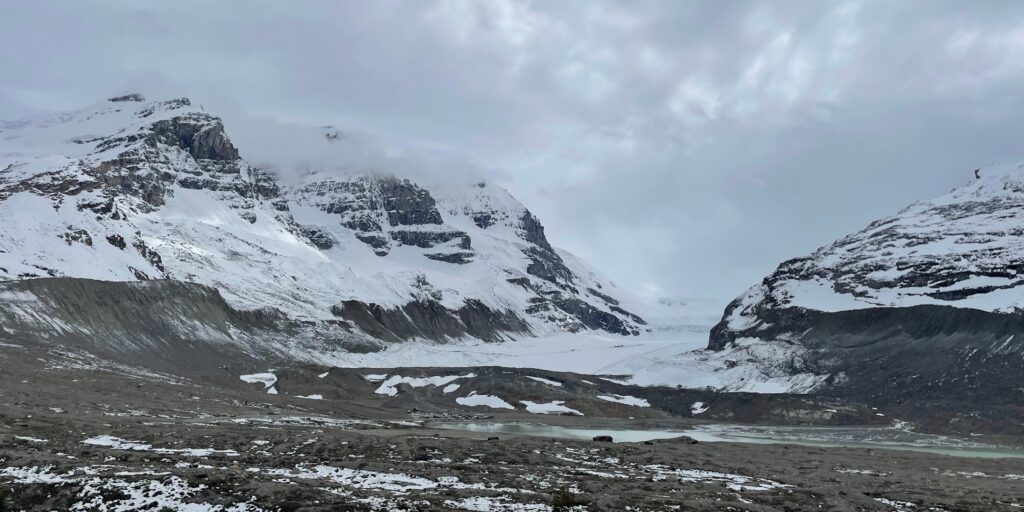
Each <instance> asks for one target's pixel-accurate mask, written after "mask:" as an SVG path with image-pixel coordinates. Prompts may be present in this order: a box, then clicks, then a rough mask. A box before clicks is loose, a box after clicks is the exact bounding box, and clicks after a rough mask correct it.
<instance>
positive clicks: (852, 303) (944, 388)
mask: <svg viewBox="0 0 1024 512" xmlns="http://www.w3.org/2000/svg"><path fill="white" fill-rule="evenodd" d="M1021 167H1022V166H1021V165H1018V164H1013V165H1005V166H998V167H993V168H988V169H983V170H979V171H977V172H976V173H975V179H973V180H972V181H970V182H969V183H968V184H966V185H964V186H962V187H960V188H957V189H955V190H953V191H951V192H950V193H948V194H946V195H944V196H941V197H938V198H935V199H931V200H927V201H921V202H918V203H914V204H912V205H910V206H909V207H907V208H905V209H903V210H902V211H900V212H898V213H897V214H895V215H893V216H891V217H887V218H884V219H881V220H878V221H875V222H872V223H871V224H870V225H868V226H867V227H866V228H864V229H863V230H861V231H858V232H856V233H854V234H851V235H849V236H846V237H843V238H841V239H839V240H837V241H835V242H834V243H831V244H829V245H827V246H824V247H822V248H820V249H818V250H817V251H815V252H814V253H813V254H811V255H809V256H806V257H802V258H795V259H792V260H789V261H786V262H784V263H782V264H781V265H779V267H778V269H777V270H776V271H775V272H774V273H772V274H771V275H769V276H768V277H766V278H765V279H764V280H763V281H762V282H761V283H758V284H757V285H755V286H753V287H752V288H750V289H749V290H747V291H746V292H745V293H744V294H743V295H741V296H740V297H738V298H737V299H735V300H734V301H733V302H732V303H730V304H729V306H728V307H727V308H726V311H725V314H724V316H723V317H722V320H721V322H720V323H719V324H718V325H717V326H716V327H715V328H714V330H713V331H712V335H711V340H710V343H709V348H710V349H713V350H742V349H746V350H753V351H756V350H760V349H757V348H755V347H763V346H764V345H765V344H769V345H775V346H776V347H784V348H785V349H786V350H785V351H784V352H785V354H784V355H782V356H779V354H778V352H775V360H774V361H773V362H771V364H774V365H775V366H776V367H777V368H778V369H779V371H783V372H788V373H799V372H807V373H809V374H813V375H816V376H817V377H819V378H818V379H817V381H816V382H817V387H818V388H819V389H828V388H837V389H839V388H844V389H847V390H851V389H858V390H860V391H859V392H864V393H866V394H868V395H870V396H871V397H872V398H877V397H881V396H893V395H901V394H903V393H910V392H911V391H912V390H917V391H916V393H917V394H916V395H915V396H921V394H922V393H924V394H925V395H929V396H941V394H942V393H951V391H950V390H951V388H953V389H954V390H955V392H956V393H965V392H966V393H975V392H976V393H981V392H982V391H981V390H983V389H984V390H986V391H985V393H987V394H988V395H989V398H991V397H992V396H1002V397H1007V396H1010V395H1012V394H1014V392H1012V391H1010V390H1012V389H1013V388H1014V387H1019V386H1020V379H1019V377H1018V376H1019V375H1021V373H1020V370H1021V369H1024V359H1022V357H1024V337H1022V336H1018V335H1017V334H1018V333H1020V334H1024V316H1022V314H1021V312H1022V311H1024V286H1021V285H1024V274H1022V273H1021V272H1022V270H1024V169H1022V168H1021ZM762 359H764V358H762ZM761 362H762V364H768V362H767V361H766V360H762V361H761ZM895 390H900V391H898V392H897V391H895Z"/></svg>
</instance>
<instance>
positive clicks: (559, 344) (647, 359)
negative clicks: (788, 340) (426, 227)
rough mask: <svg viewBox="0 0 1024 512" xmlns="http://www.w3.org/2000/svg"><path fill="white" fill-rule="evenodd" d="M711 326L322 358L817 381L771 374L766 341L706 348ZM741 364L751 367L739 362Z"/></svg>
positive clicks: (772, 383) (768, 383)
mask: <svg viewBox="0 0 1024 512" xmlns="http://www.w3.org/2000/svg"><path fill="white" fill-rule="evenodd" d="M710 330H711V326H710V325H707V326H700V325H698V326H688V327H686V328H681V329H674V330H670V331H668V330H666V331H656V332H653V333H645V334H643V335H640V336H633V337H628V336H614V335H600V334H593V333H588V334H569V333H561V334H554V335H549V336H543V337H537V338H529V337H526V338H520V339H517V340H514V341H508V342H504V343H486V342H482V341H454V342H451V343H447V344H439V343H434V342H408V343H400V344H392V345H389V346H388V347H387V349H386V350H384V351H381V352H374V353H368V354H354V353H344V354H334V355H331V356H330V357H327V358H325V359H324V363H325V364H330V365H333V366H339V367H347V368H399V367H410V366H415V367H428V366H436V367H469V366H505V367H510V368H536V369H540V370H551V371H560V372H573V373H582V374H590V375H608V376H617V377H620V379H619V380H621V381H623V382H627V383H629V384H636V385H641V386H655V385H662V386H682V387H684V388H705V387H713V388H716V389H719V390H723V391H749V392H755V393H785V392H802V391H806V390H808V389H809V388H811V387H813V386H814V384H816V383H817V382H819V381H820V378H819V377H816V376H813V375H796V376H790V375H786V374H785V373H783V372H775V371H774V368H773V367H772V366H771V365H770V363H771V362H773V361H785V359H786V358H787V357H788V356H789V354H787V353H786V352H785V351H783V350H780V349H779V347H774V346H771V345H769V344H766V343H756V344H746V345H744V344H741V345H740V346H738V347H736V348H733V349H729V350H725V351H721V352H710V351H706V350H704V349H705V347H707V343H708V334H709V332H710ZM755 353H756V355H757V356H758V357H756V358H755V357H753V356H754V354H755ZM747 362H749V363H750V364H742V363H747ZM766 362H767V363H769V364H766ZM733 363H739V364H733Z"/></svg>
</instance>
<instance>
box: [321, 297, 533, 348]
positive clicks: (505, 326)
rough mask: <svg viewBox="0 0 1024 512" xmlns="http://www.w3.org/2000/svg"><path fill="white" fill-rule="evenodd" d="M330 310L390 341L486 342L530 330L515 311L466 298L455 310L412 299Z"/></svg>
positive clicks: (347, 303)
mask: <svg viewBox="0 0 1024 512" xmlns="http://www.w3.org/2000/svg"><path fill="white" fill-rule="evenodd" d="M331 312H332V313H334V314H335V315H336V316H338V317H341V318H343V319H345V320H347V321H349V322H352V323H353V324H355V325H356V326H357V327H359V329H361V330H362V331H364V332H366V333H368V334H370V335H371V336H373V337H375V338H377V339H381V340H384V341H391V342H400V341H409V340H412V339H416V338H420V339H433V340H443V339H451V338H460V337H463V336H467V335H468V336H473V337H475V338H479V339H482V340H485V341H502V340H504V339H505V336H506V335H507V334H530V332H531V331H530V327H529V325H528V324H527V323H526V322H525V321H524V320H523V319H521V318H519V317H518V316H516V314H515V313H513V312H511V311H495V310H492V309H490V308H488V307H487V306H486V305H484V304H483V303H481V302H479V301H476V300H468V301H466V302H465V303H464V304H463V306H462V307H461V308H459V309H458V310H455V311H452V310H449V309H447V308H445V307H444V306H442V305H440V304H439V303H437V302H435V301H433V300H421V301H413V302H409V303H407V304H405V305H404V306H402V307H399V308H394V309H388V308H384V307H382V306H380V305H377V304H366V303H364V302H360V301H355V300H350V301H344V302H342V303H341V304H338V305H336V306H334V307H333V308H331Z"/></svg>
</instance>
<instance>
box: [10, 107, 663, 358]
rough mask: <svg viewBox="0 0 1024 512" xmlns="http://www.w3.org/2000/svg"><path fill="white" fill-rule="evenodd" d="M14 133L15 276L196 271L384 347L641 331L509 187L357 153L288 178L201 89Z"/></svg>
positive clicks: (258, 300)
mask: <svg viewBox="0 0 1024 512" xmlns="http://www.w3.org/2000/svg"><path fill="white" fill-rule="evenodd" d="M4 127H5V133H4V135H5V136H4V138H3V139H2V141H0V158H2V159H3V160H2V161H0V164H2V165H0V169H2V171H0V214H2V215H5V216H7V217H5V218H11V219H17V222H16V223H15V225H16V226H17V229H12V230H7V231H6V232H5V233H2V234H0V280H3V279H31V278H34V277H81V278H91V279H102V280H146V279H155V278H161V279H172V280H184V281H192V282H196V283H200V284H203V285H208V286H211V287H214V288H216V289H218V290H219V291H220V292H221V294H223V296H224V298H225V300H227V301H228V303H229V304H230V305H231V306H232V307H235V308H239V309H253V310H256V309H260V310H263V309H266V308H273V309H275V310H277V311H279V312H280V314H281V315H283V316H282V317H283V318H287V319H289V321H298V322H313V324H310V325H320V326H321V327H317V329H320V330H323V329H325V328H327V327H323V326H331V327H329V328H328V330H330V331H331V332H333V333H334V334H332V335H331V336H334V337H338V338H341V339H345V340H350V341H351V340H358V339H361V340H364V341H366V342H372V343H379V342H380V341H381V340H390V341H395V340H402V339H412V338H433V339H449V338H453V337H454V338H458V337H464V336H471V337H480V338H484V339H493V340H500V339H504V338H506V337H509V336H513V335H516V336H518V335H523V334H527V333H534V334H539V333H544V332H550V331H558V330H569V331H578V330H590V329H593V330H603V331H608V332H612V333H617V334H633V333H637V332H638V331H639V329H640V328H642V326H643V324H644V321H643V320H642V319H641V318H640V317H639V316H637V315H636V314H634V313H633V312H631V311H629V310H628V309H626V308H627V307H628V308H632V307H633V306H632V304H634V303H633V302H631V301H630V300H629V299H628V297H624V296H623V295H624V294H622V293H621V292H619V291H616V290H614V288H613V287H611V286H609V285H608V284H607V282H602V281H603V280H602V278H601V277H599V276H598V274H597V273H595V272H593V271H591V270H590V269H587V268H586V267H585V266H583V265H584V264H583V263H582V262H579V261H577V260H575V259H572V260H571V261H567V260H565V259H563V258H562V256H561V255H560V254H559V252H558V251H557V250H555V249H554V248H553V246H552V245H551V243H550V242H549V241H548V239H547V237H546V236H545V234H544V228H543V225H542V224H541V222H540V220H539V219H537V218H536V217H535V216H534V215H533V214H532V213H530V211H529V210H527V209H526V208H525V207H524V206H523V205H522V204H521V203H519V202H518V201H517V200H515V198H513V197H512V196H511V195H510V194H508V192H506V191H505V190H503V189H502V188H501V187H498V186H496V185H494V184H487V185H486V186H484V187H480V186H479V183H480V181H479V180H467V181H466V183H464V184H462V185H457V184H455V183H452V182H451V181H450V180H449V182H447V183H446V184H445V185H443V186H441V185H435V184H432V183H424V182H422V181H420V180H418V179H416V178H410V177H408V176H403V175H402V174H401V173H399V172H394V170H384V171H383V172H380V171H376V170H373V169H370V168H366V167H362V166H361V165H351V164H347V163H345V162H343V161H342V162H338V164H337V167H336V168H332V169H323V170H321V169H318V168H312V169H309V170H308V171H307V172H305V173H303V174H302V175H300V176H297V177H293V178H291V179H289V180H288V182H287V183H283V182H281V181H280V180H279V178H278V177H277V176H276V175H275V174H272V173H270V172H268V171H266V170H264V168H263V167H262V166H260V165H254V164H252V163H250V162H249V161H248V160H246V158H245V154H244V153H243V152H242V151H241V150H240V149H239V148H238V147H236V145H235V144H234V143H233V142H232V140H231V137H230V136H229V133H230V127H227V126H225V123H224V122H223V121H222V120H221V118H219V117H217V116H215V115H214V114H212V113H208V112H206V111H205V109H204V108H203V106H202V105H194V104H193V103H192V102H191V101H190V100H189V99H188V98H172V99H166V100H155V101H152V100H146V99H145V98H144V97H142V96H141V95H138V94H132V93H129V94H124V95H120V96H116V97H114V98H111V99H110V100H109V101H105V102H101V103H98V104H96V105H93V106H92V107H87V108H85V109H82V110H79V111H75V112H72V113H68V114H61V115H58V116H50V117H46V118H39V119H33V120H28V121H26V122H23V123H19V124H5V125H4ZM321 133H322V135H323V137H324V138H326V139H328V141H330V142H334V141H335V140H339V141H340V138H341V132H340V131H338V130H337V129H336V128H334V127H327V128H323V129H322V131H321ZM334 134H336V135H337V138H336V139H332V138H331V136H332V135H334ZM346 144H349V145H351V144H355V143H354V142H352V141H351V140H347V141H346ZM285 149H287V148H285ZM347 154H348V153H344V152H343V153H339V155H341V156H345V155H347ZM339 168H340V169H346V168H347V169H349V170H348V171H346V172H339V171H338V170H337V169H339ZM361 168H362V169H365V170H360V169H361ZM84 261H88V262H90V264H88V265H82V264H80V263H79V262H84ZM598 290H604V291H598ZM609 290H611V291H609ZM609 293H613V294H617V295H619V296H618V297H612V296H611V295H609ZM410 320H412V323H411V324H408V322H410ZM324 322H327V323H326V324H325V323H324ZM407 324H408V325H407ZM424 325H431V326H432V327H431V328H429V329H425V328H424ZM303 329H307V330H308V328H303ZM320 336H323V333H322V332H321V334H320Z"/></svg>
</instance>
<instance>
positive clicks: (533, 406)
mask: <svg viewBox="0 0 1024 512" xmlns="http://www.w3.org/2000/svg"><path fill="white" fill-rule="evenodd" d="M519 403H521V404H523V405H525V406H526V412H532V413H534V414H572V415H574V416H583V413H582V412H580V411H577V410H576V409H570V408H569V407H566V406H564V405H562V404H564V403H565V402H564V401H562V400H554V401H551V402H548V403H546V404H539V403H536V402H531V401H529V400H520V401H519Z"/></svg>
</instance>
